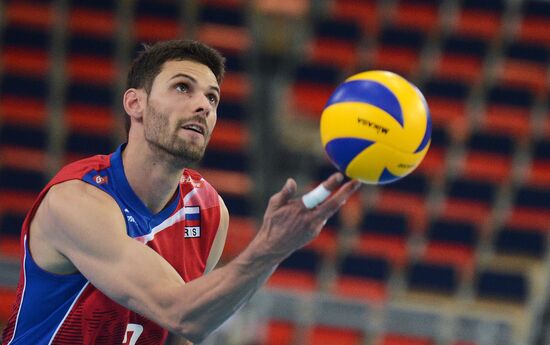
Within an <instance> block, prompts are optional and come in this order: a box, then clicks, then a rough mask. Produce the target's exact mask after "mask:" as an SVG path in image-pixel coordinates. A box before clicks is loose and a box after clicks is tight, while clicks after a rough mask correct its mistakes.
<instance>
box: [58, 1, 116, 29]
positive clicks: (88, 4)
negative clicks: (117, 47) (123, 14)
mask: <svg viewBox="0 0 550 345" xmlns="http://www.w3.org/2000/svg"><path fill="white" fill-rule="evenodd" d="M115 11H116V1H113V0H102V1H83V0H71V1H70V7H69V18H68V27H69V32H71V33H73V34H85V35H93V36H102V37H109V36H111V37H112V36H113V35H114V33H115V32H116V21H115Z"/></svg>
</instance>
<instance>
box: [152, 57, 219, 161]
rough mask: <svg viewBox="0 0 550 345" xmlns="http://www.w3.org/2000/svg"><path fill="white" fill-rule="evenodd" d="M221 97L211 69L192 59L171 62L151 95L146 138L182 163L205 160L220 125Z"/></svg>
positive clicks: (154, 84)
mask: <svg viewBox="0 0 550 345" xmlns="http://www.w3.org/2000/svg"><path fill="white" fill-rule="evenodd" d="M219 99H220V90H219V85H218V82H217V80H216V77H215V76H214V73H212V71H211V70H210V68H208V67H207V66H205V65H203V64H201V63H198V62H194V61H190V60H182V61H167V62H166V63H164V65H163V66H162V68H161V71H160V73H159V74H158V75H157V77H156V78H155V80H154V81H153V85H152V87H151V92H150V93H149V95H148V101H147V107H146V109H145V113H144V116H143V126H144V132H145V140H146V141H147V142H148V143H149V144H150V145H152V146H154V147H156V148H157V149H160V150H162V151H164V152H165V153H168V154H170V155H171V156H173V157H174V158H176V159H177V160H179V161H180V162H181V164H187V163H190V162H197V161H199V160H201V159H202V157H203V155H204V151H205V149H206V145H207V144H208V142H209V141H210V137H211V134H212V131H213V129H214V126H215V125H216V109H217V106H218V102H219Z"/></svg>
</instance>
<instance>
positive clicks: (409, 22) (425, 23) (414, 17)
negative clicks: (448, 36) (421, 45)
mask: <svg viewBox="0 0 550 345" xmlns="http://www.w3.org/2000/svg"><path fill="white" fill-rule="evenodd" d="M440 3H441V2H440V1H434V0H413V1H411V0H401V1H399V2H398V3H397V5H396V8H395V13H394V15H393V22H394V24H395V25H397V26H400V27H404V28H412V29H418V30H421V31H424V32H430V31H433V30H434V29H436V26H437V25H438V23H439V20H440V19H439V4H440Z"/></svg>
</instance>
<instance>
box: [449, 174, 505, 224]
mask: <svg viewBox="0 0 550 345" xmlns="http://www.w3.org/2000/svg"><path fill="white" fill-rule="evenodd" d="M497 188H498V186H497V185H495V184H493V183H490V182H480V181H473V180H468V179H458V180H455V181H453V182H452V183H451V184H450V186H449V190H448V193H447V197H446V199H445V201H444V204H443V212H442V214H441V217H443V218H445V219H449V220H457V221H469V222H472V223H475V224H478V225H480V224H484V223H486V222H487V220H488V219H489V216H490V215H491V213H492V210H493V204H494V201H495V197H496V192H497Z"/></svg>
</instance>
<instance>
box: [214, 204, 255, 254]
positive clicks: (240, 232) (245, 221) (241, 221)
mask: <svg viewBox="0 0 550 345" xmlns="http://www.w3.org/2000/svg"><path fill="white" fill-rule="evenodd" d="M224 200H225V197H224ZM255 235H256V222H255V220H254V219H253V218H251V217H242V216H241V217H239V216H237V215H233V214H232V213H231V216H230V217H229V228H228V230H227V238H226V240H225V245H224V247H223V253H222V257H221V261H222V262H229V261H230V260H232V259H234V258H235V257H237V256H238V255H239V254H240V253H241V252H242V251H243V250H244V249H245V248H246V247H247V246H248V244H249V243H250V241H252V239H253V238H254V236H255Z"/></svg>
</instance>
